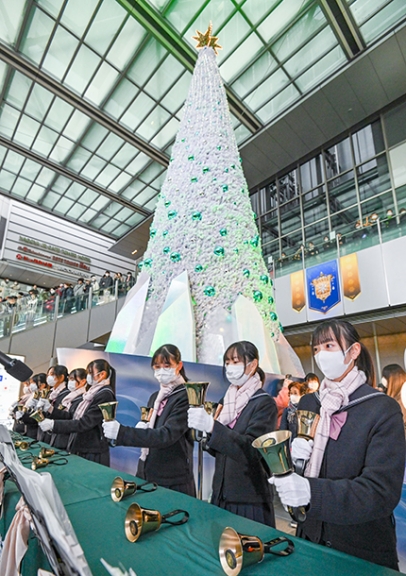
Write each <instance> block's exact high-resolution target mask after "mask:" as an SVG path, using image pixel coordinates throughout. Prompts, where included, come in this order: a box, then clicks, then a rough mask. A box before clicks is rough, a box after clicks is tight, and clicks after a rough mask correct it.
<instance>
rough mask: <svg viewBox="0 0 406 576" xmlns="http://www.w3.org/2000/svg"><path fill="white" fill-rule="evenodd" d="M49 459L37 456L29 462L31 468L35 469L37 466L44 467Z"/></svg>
mask: <svg viewBox="0 0 406 576" xmlns="http://www.w3.org/2000/svg"><path fill="white" fill-rule="evenodd" d="M48 464H49V460H48V458H37V457H35V458H34V459H33V461H32V462H31V470H36V469H37V468H44V467H45V466H48Z"/></svg>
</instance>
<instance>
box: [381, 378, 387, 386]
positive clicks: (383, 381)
mask: <svg viewBox="0 0 406 576" xmlns="http://www.w3.org/2000/svg"><path fill="white" fill-rule="evenodd" d="M381 384H382V385H383V386H385V388H387V387H388V381H387V380H386V378H385V377H384V376H382V378H381Z"/></svg>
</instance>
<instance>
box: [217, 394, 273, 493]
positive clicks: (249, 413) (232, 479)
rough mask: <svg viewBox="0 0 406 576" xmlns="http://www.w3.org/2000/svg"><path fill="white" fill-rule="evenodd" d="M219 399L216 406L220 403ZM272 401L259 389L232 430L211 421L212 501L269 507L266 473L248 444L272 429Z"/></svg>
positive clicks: (256, 453) (256, 452)
mask: <svg viewBox="0 0 406 576" xmlns="http://www.w3.org/2000/svg"><path fill="white" fill-rule="evenodd" d="M223 401H224V400H223V399H222V400H220V404H222V403H223ZM276 421H277V407H276V404H275V400H274V399H273V398H272V397H271V396H270V395H269V394H268V393H266V392H264V391H263V390H262V389H261V390H257V391H256V392H255V394H253V395H252V396H251V398H250V400H249V402H248V404H247V405H246V406H245V408H244V409H243V411H242V412H241V414H240V416H239V418H238V420H237V422H236V424H235V426H234V428H232V429H231V428H229V427H228V426H224V425H223V424H220V422H217V421H215V422H214V428H213V432H212V434H211V436H210V437H209V440H208V442H207V446H208V448H209V452H210V453H211V454H212V455H213V456H215V458H216V466H215V471H214V477H213V497H212V502H213V503H215V504H217V503H218V502H219V501H220V500H225V501H227V502H229V503H241V504H262V503H268V504H270V503H271V501H272V492H271V490H270V486H269V484H268V481H267V479H268V477H269V472H268V471H267V467H266V464H265V462H264V461H263V459H262V456H261V454H260V452H259V450H257V449H256V448H253V447H252V442H253V441H254V440H255V439H256V438H258V437H259V436H262V435H263V434H267V433H268V432H273V431H274V430H275V429H276Z"/></svg>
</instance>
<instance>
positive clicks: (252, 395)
mask: <svg viewBox="0 0 406 576" xmlns="http://www.w3.org/2000/svg"><path fill="white" fill-rule="evenodd" d="M258 362H259V356H258V350H257V348H256V347H255V346H254V344H252V343H251V342H247V341H241V342H235V343H234V344H232V345H231V346H229V348H228V349H227V350H226V352H225V354H224V366H225V375H226V377H227V379H228V381H229V382H230V386H229V387H228V389H227V391H226V393H225V396H224V398H222V399H221V400H220V402H219V407H218V408H217V412H216V414H215V416H214V418H213V417H212V416H210V415H209V414H207V412H206V411H205V409H204V408H189V426H190V427H191V428H194V429H196V430H201V431H202V432H206V433H208V434H209V436H208V441H207V446H208V448H209V453H210V454H211V455H212V456H214V457H215V459H216V464H215V470H214V477H213V495H212V504H215V505H216V506H219V507H220V508H224V509H226V510H229V511H230V512H233V513H234V514H238V515H240V516H245V517H246V518H250V519H251V520H256V521H257V522H261V523H263V524H267V525H269V526H275V517H274V510H273V505H272V492H271V491H270V489H269V485H268V482H267V477H268V476H267V473H266V471H265V468H264V466H263V463H262V461H261V456H260V454H259V452H258V450H256V449H255V448H253V447H252V442H253V440H255V439H256V438H258V437H259V436H262V435H263V434H266V433H267V432H272V431H273V430H275V428H276V419H277V408H276V404H275V400H274V399H273V398H272V397H271V396H270V395H269V394H267V393H266V392H264V391H263V389H262V386H263V383H264V380H265V374H264V372H263V371H262V370H261V368H260V367H259V365H258Z"/></svg>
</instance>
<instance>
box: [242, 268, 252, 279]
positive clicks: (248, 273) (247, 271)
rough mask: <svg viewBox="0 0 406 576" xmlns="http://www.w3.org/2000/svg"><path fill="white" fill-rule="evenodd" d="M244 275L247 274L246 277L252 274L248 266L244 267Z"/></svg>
mask: <svg viewBox="0 0 406 576" xmlns="http://www.w3.org/2000/svg"><path fill="white" fill-rule="evenodd" d="M242 273H243V275H244V276H245V278H249V277H250V275H251V272H250V271H249V270H248V268H244V270H243V271H242Z"/></svg>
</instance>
